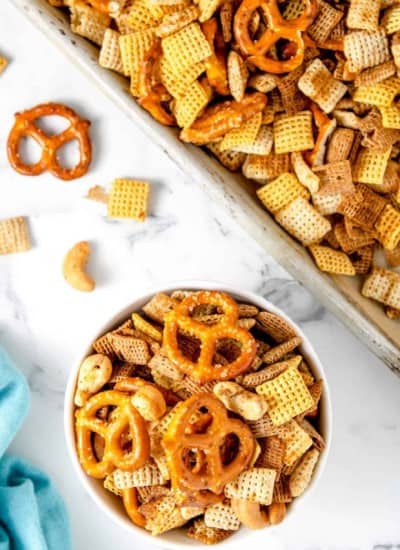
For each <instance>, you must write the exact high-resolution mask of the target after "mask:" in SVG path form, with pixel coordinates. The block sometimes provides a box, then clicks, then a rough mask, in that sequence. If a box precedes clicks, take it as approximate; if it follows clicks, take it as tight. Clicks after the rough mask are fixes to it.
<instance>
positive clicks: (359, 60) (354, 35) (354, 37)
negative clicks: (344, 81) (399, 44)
mask: <svg viewBox="0 0 400 550" xmlns="http://www.w3.org/2000/svg"><path fill="white" fill-rule="evenodd" d="M344 55H345V56H346V59H347V61H346V66H347V69H348V70H349V71H350V72H351V73H358V72H360V71H362V70H363V69H368V67H374V66H375V65H379V64H380V63H384V62H385V61H388V60H389V59H390V52H389V41H388V38H387V36H386V33H385V31H384V29H379V30H374V31H354V32H350V33H348V34H346V35H345V37H344Z"/></svg>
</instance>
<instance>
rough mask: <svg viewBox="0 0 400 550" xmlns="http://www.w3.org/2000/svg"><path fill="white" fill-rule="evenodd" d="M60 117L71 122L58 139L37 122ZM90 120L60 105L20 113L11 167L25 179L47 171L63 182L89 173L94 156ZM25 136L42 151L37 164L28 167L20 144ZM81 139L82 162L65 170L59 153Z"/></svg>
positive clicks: (10, 148) (12, 143) (9, 148)
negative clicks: (63, 147) (72, 142)
mask: <svg viewBox="0 0 400 550" xmlns="http://www.w3.org/2000/svg"><path fill="white" fill-rule="evenodd" d="M51 115H57V116H61V117H64V118H66V119H67V120H69V122H70V125H69V126H68V128H67V129H66V130H64V131H63V132H61V133H60V134H58V135H55V136H48V135H47V134H46V133H45V132H44V131H43V130H41V129H40V128H38V127H37V126H36V125H35V120H37V119H39V118H41V117H44V116H51ZM89 126H90V122H89V121H88V120H83V119H82V118H80V117H79V116H78V115H77V113H75V111H73V110H72V109H70V108H69V107H66V106H65V105H61V104H60V103H45V104H43V105H38V106H37V107H34V108H33V109H30V110H27V111H22V112H21V113H16V115H15V123H14V126H13V128H12V130H11V132H10V135H9V137H8V143H7V152H8V159H9V162H10V164H11V166H12V167H13V168H14V170H16V171H17V172H19V173H20V174H24V175H25V176H38V175H39V174H42V173H43V172H45V171H46V170H48V171H49V172H51V173H52V174H53V175H54V176H56V177H57V178H60V179H62V180H73V179H76V178H80V177H81V176H83V175H84V174H86V172H87V170H88V168H89V164H90V161H91V157H92V146H91V143H90V138H89ZM23 137H31V138H33V139H34V140H35V141H37V143H38V144H39V145H40V146H41V148H42V156H41V158H40V160H39V161H38V162H37V163H36V164H32V165H28V164H24V163H23V162H22V160H21V157H20V154H19V144H20V141H21V139H22V138H23ZM75 139H76V140H77V141H78V142H79V148H80V160H79V163H78V164H77V165H76V166H75V167H74V168H63V167H62V166H61V165H60V163H59V162H58V159H57V151H58V149H60V147H62V146H63V145H65V144H66V143H68V142H69V141H73V140H75Z"/></svg>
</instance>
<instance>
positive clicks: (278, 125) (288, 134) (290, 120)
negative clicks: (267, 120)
mask: <svg viewBox="0 0 400 550" xmlns="http://www.w3.org/2000/svg"><path fill="white" fill-rule="evenodd" d="M274 140H275V153H276V154H281V153H292V152H293V151H306V150H307V149H312V148H313V147H314V137H313V132H312V114H311V111H301V112H300V113H297V114H295V115H292V116H290V115H282V116H280V117H279V118H277V119H276V120H275V121H274Z"/></svg>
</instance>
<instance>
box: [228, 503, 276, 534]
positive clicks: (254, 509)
mask: <svg viewBox="0 0 400 550" xmlns="http://www.w3.org/2000/svg"><path fill="white" fill-rule="evenodd" d="M231 506H232V508H233V511H234V512H235V514H236V515H237V517H238V518H239V519H240V521H241V522H242V523H243V525H245V526H246V527H248V528H249V529H263V528H264V527H266V526H267V525H269V524H270V521H269V518H268V511H267V510H261V506H260V505H259V504H258V503H257V502H251V501H250V500H244V499H240V498H233V499H232V500H231Z"/></svg>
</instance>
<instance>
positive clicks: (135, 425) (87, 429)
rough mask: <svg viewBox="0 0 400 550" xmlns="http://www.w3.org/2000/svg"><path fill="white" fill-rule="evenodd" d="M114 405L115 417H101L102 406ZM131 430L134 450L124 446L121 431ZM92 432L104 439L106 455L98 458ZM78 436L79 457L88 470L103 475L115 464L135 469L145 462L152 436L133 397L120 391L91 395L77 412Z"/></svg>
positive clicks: (98, 475) (92, 474) (122, 432)
mask: <svg viewBox="0 0 400 550" xmlns="http://www.w3.org/2000/svg"><path fill="white" fill-rule="evenodd" d="M109 406H111V407H115V409H114V410H113V413H112V419H109V420H103V419H100V418H98V416H97V412H98V411H99V410H100V409H102V408H103V407H109ZM127 432H129V434H130V436H131V438H132V450H130V451H129V452H126V451H125V449H124V448H123V447H122V442H121V439H122V437H121V436H122V435H123V434H126V433H127ZM92 434H98V435H100V436H101V437H102V438H103V439H104V442H105V445H104V455H103V457H102V459H101V460H97V458H96V455H95V453H94V450H93V445H92ZM76 436H77V447H78V455H79V460H80V462H81V464H82V467H83V469H84V470H85V472H86V473H87V474H88V475H90V476H92V477H95V478H97V479H102V478H104V477H105V476H106V475H108V474H110V473H111V472H112V471H113V470H114V469H115V468H120V469H121V470H135V469H137V468H140V467H141V466H143V464H144V463H145V462H146V460H147V459H148V458H149V456H150V440H149V435H148V433H147V429H146V424H145V422H144V420H143V418H142V417H141V416H140V414H139V413H138V412H137V410H136V409H135V407H133V405H132V404H131V400H130V397H129V396H127V395H126V394H124V393H122V392H118V391H104V392H101V393H98V394H96V395H94V396H93V397H91V398H90V399H89V400H88V402H87V403H86V404H85V406H84V407H82V408H81V409H79V410H78V411H77V413H76Z"/></svg>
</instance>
